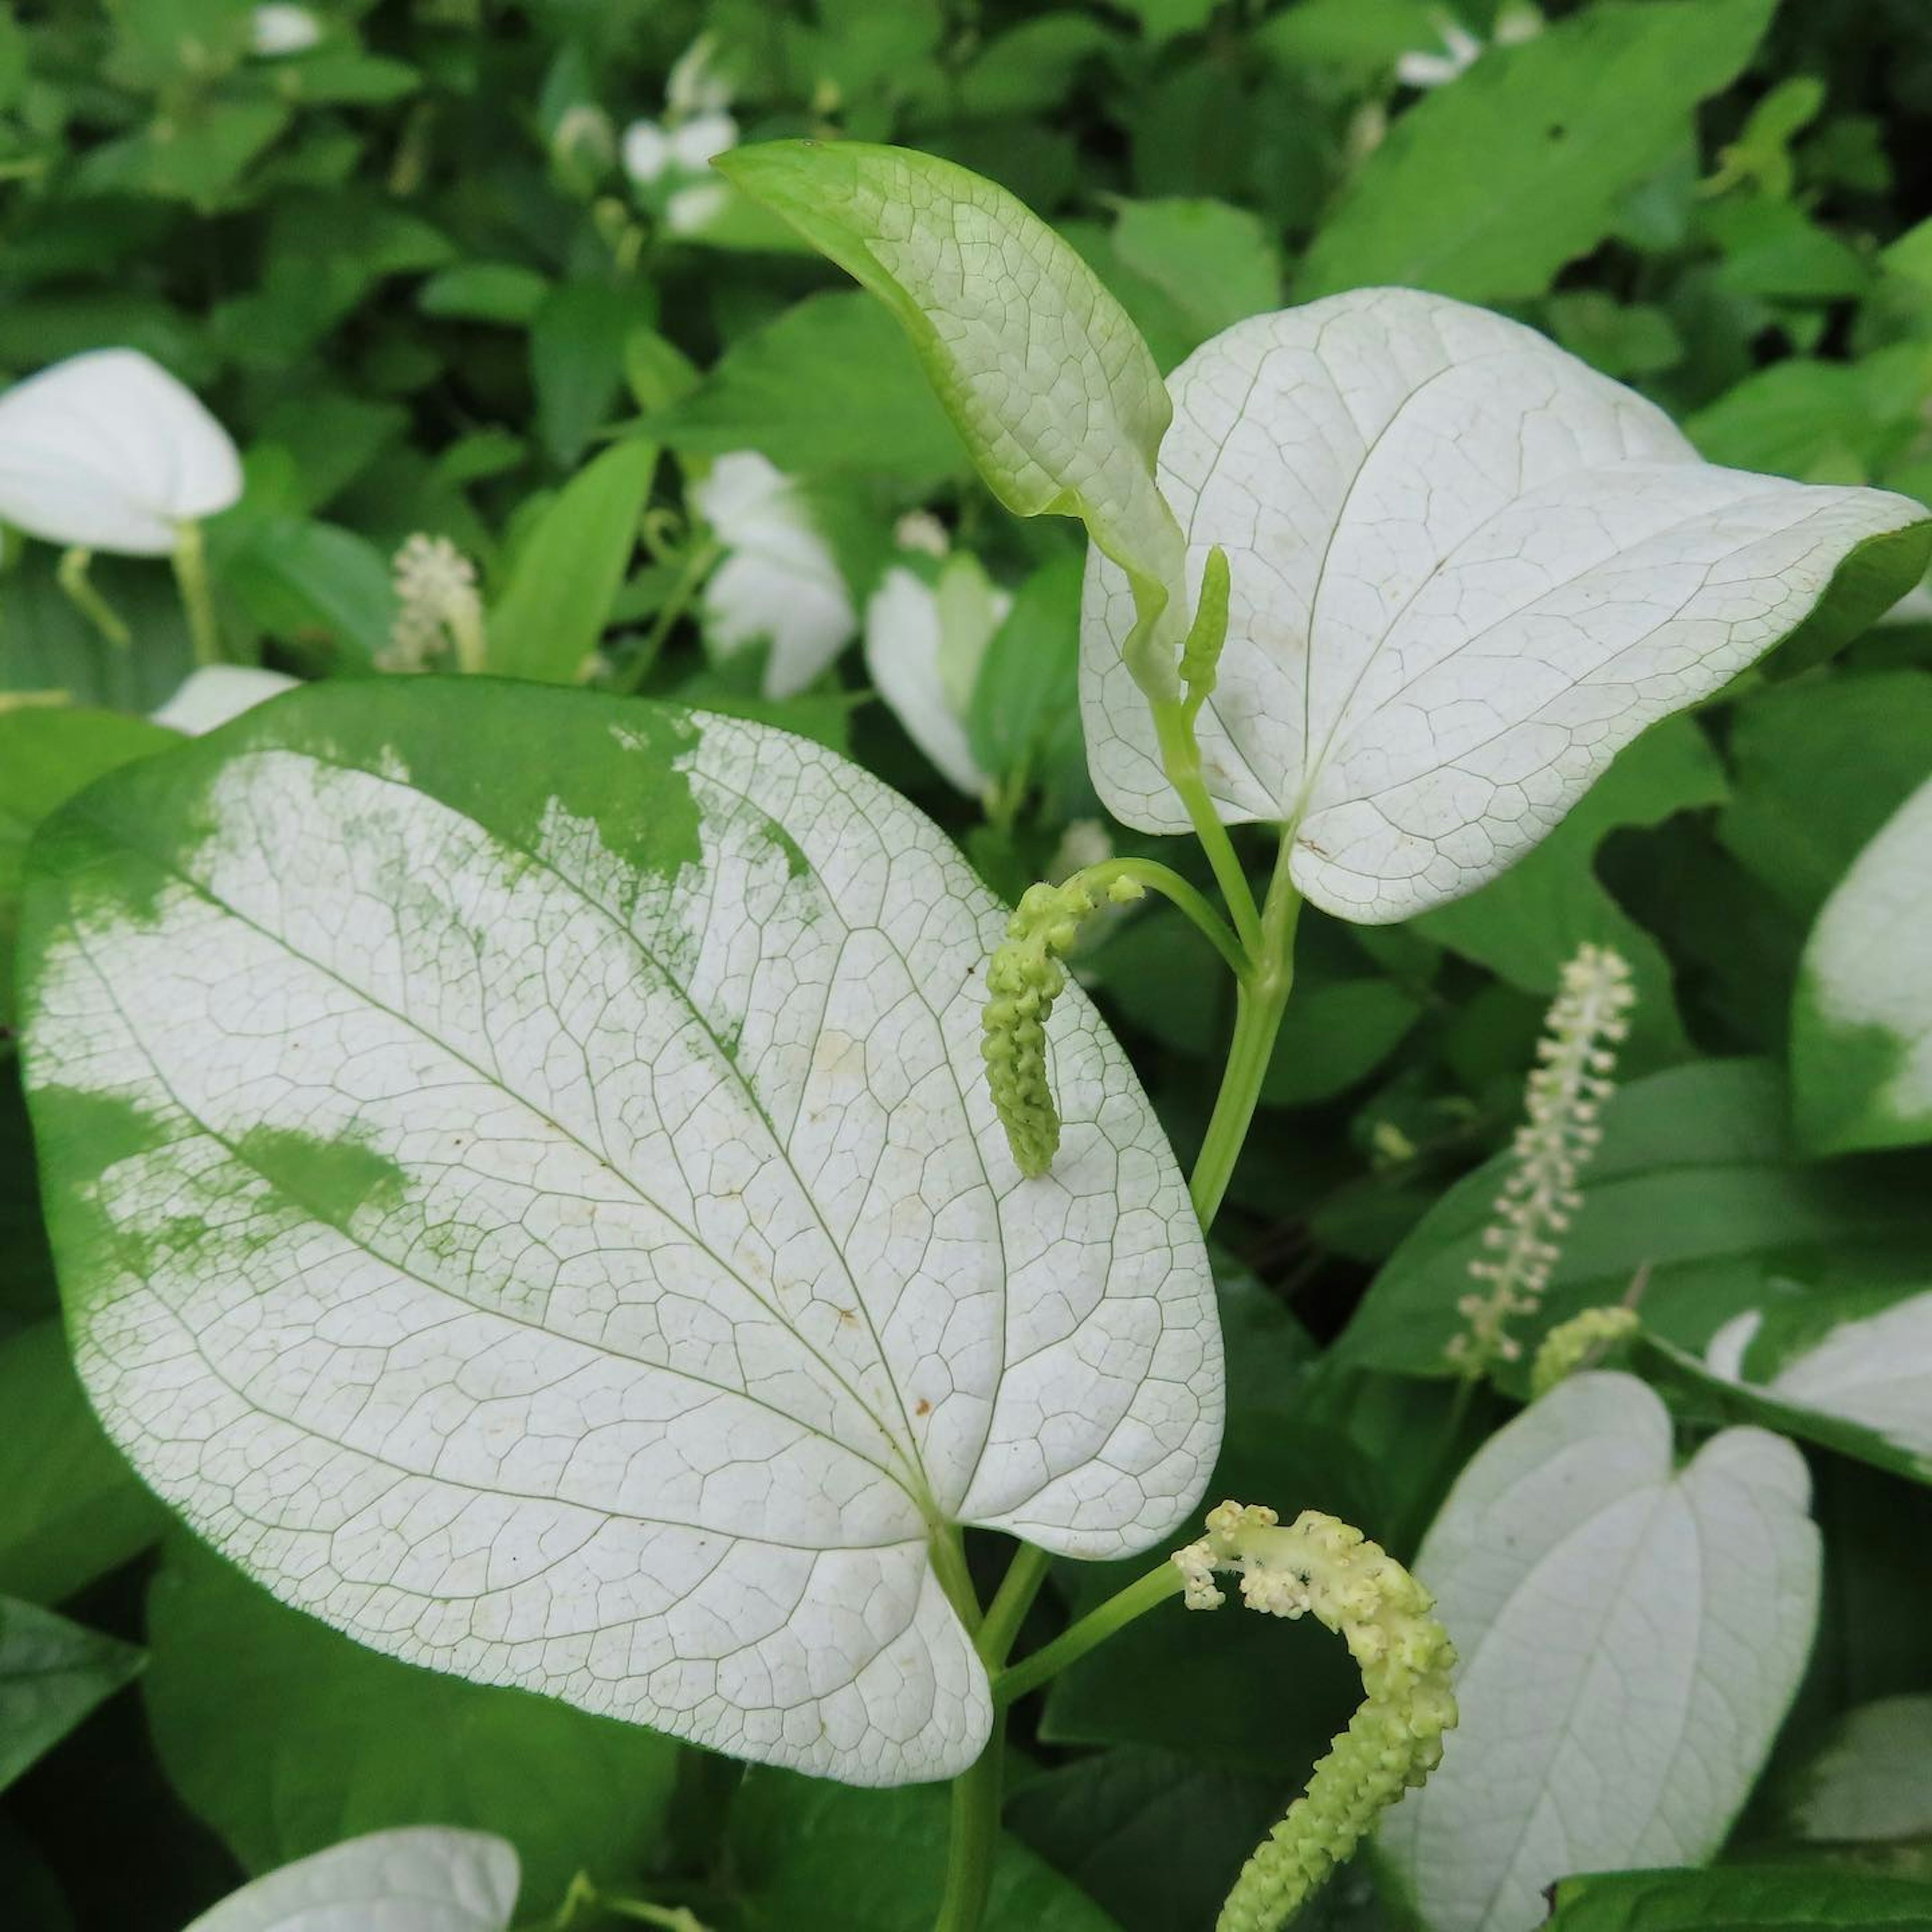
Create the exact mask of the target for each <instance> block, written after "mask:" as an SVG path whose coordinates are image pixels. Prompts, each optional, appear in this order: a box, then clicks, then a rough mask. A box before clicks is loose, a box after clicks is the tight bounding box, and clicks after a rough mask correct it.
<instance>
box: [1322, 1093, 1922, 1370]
mask: <svg viewBox="0 0 1932 1932" xmlns="http://www.w3.org/2000/svg"><path fill="white" fill-rule="evenodd" d="M1785 1115H1786V1099H1785V1095H1784V1089H1783V1086H1782V1084H1781V1082H1780V1080H1779V1079H1778V1075H1777V1073H1776V1071H1775V1070H1774V1069H1773V1068H1772V1067H1769V1066H1767V1065H1766V1064H1763V1063H1762V1062H1760V1061H1743V1060H1739V1061H1694V1062H1693V1063H1691V1064H1690V1065H1688V1066H1685V1067H1673V1068H1671V1069H1670V1070H1669V1071H1667V1072H1665V1073H1655V1074H1652V1075H1651V1076H1649V1078H1648V1079H1643V1080H1638V1081H1635V1082H1632V1083H1631V1085H1629V1086H1628V1087H1625V1088H1623V1089H1622V1091H1619V1093H1618V1094H1617V1095H1616V1098H1615V1099H1614V1100H1613V1101H1612V1102H1611V1103H1610V1105H1609V1106H1608V1107H1607V1109H1606V1110H1605V1113H1604V1140H1603V1145H1602V1146H1601V1148H1599V1149H1598V1152H1597V1154H1596V1156H1595V1158H1594V1159H1593V1160H1592V1162H1591V1163H1590V1164H1589V1166H1588V1167H1586V1169H1584V1170H1583V1175H1582V1178H1581V1179H1580V1182H1579V1187H1580V1190H1581V1192H1582V1193H1583V1206H1582V1208H1580V1210H1579V1211H1578V1212H1577V1217H1576V1219H1575V1220H1574V1223H1573V1224H1572V1226H1571V1228H1570V1229H1569V1231H1568V1232H1567V1233H1566V1234H1565V1235H1564V1237H1563V1245H1562V1255H1561V1256H1560V1258H1559V1259H1558V1261H1557V1262H1556V1266H1555V1268H1554V1270H1553V1275H1552V1279H1551V1284H1550V1292H1549V1295H1548V1296H1547V1298H1546V1300H1545V1301H1544V1307H1543V1309H1542V1311H1541V1313H1540V1314H1539V1315H1538V1316H1536V1317H1535V1318H1534V1319H1531V1320H1528V1321H1526V1322H1523V1323H1522V1324H1520V1325H1519V1328H1518V1329H1517V1331H1516V1332H1517V1334H1518V1337H1519V1339H1520V1340H1522V1341H1523V1343H1524V1344H1525V1346H1526V1349H1529V1348H1530V1347H1532V1346H1533V1345H1534V1343H1535V1338H1536V1337H1537V1336H1538V1334H1541V1333H1542V1332H1543V1331H1544V1330H1545V1329H1546V1328H1548V1327H1550V1326H1551V1325H1554V1324H1555V1323H1556V1322H1560V1321H1562V1320H1563V1319H1565V1318H1566V1317H1568V1316H1571V1315H1574V1314H1575V1313H1577V1311H1578V1310H1580V1309H1583V1308H1587V1307H1593V1306H1595V1305H1598V1304H1602V1303H1605V1302H1612V1301H1620V1300H1621V1299H1622V1297H1623V1295H1625V1292H1626V1291H1627V1290H1628V1289H1629V1287H1630V1286H1631V1283H1632V1281H1633V1280H1635V1279H1636V1277H1637V1275H1638V1274H1639V1273H1640V1271H1645V1273H1646V1286H1645V1289H1644V1295H1643V1312H1644V1318H1645V1320H1646V1323H1647V1324H1649V1325H1651V1326H1652V1327H1653V1328H1655V1329H1656V1330H1657V1331H1658V1332H1659V1333H1660V1334H1664V1335H1666V1336H1667V1337H1670V1338H1672V1339H1673V1340H1677V1341H1679V1342H1681V1343H1683V1344H1684V1345H1685V1346H1702V1345H1703V1341H1704V1340H1705V1338H1706V1337H1707V1336H1708V1335H1709V1334H1710V1332H1711V1331H1712V1329H1713V1328H1715V1327H1716V1326H1717V1325H1718V1322H1720V1321H1722V1320H1723V1319H1725V1318H1726V1317H1727V1316H1731V1315H1734V1314H1736V1313H1737V1312H1738V1310H1739V1309H1740V1308H1745V1307H1755V1306H1757V1305H1759V1304H1760V1302H1761V1301H1762V1300H1763V1295H1764V1293H1765V1291H1766V1282H1767V1280H1768V1279H1769V1277H1770V1276H1771V1275H1772V1274H1773V1273H1775V1272H1777V1271H1785V1272H1787V1273H1789V1272H1791V1271H1802V1270H1805V1269H1806V1268H1816V1267H1818V1266H1820V1265H1821V1264H1823V1263H1825V1262H1828V1261H1829V1262H1831V1263H1832V1264H1833V1265H1837V1266H1840V1267H1842V1268H1844V1269H1846V1270H1852V1269H1855V1268H1858V1266H1859V1265H1860V1263H1861V1257H1863V1258H1867V1259H1878V1260H1879V1261H1889V1262H1894V1263H1895V1262H1898V1261H1899V1260H1900V1258H1901V1257H1918V1258H1921V1259H1922V1256H1923V1253H1924V1244H1925V1243H1926V1242H1927V1240H1928V1239H1932V1203H1928V1202H1927V1201H1926V1200H1925V1199H1924V1190H1916V1191H1915V1190H1912V1189H1910V1188H1909V1187H1905V1188H1897V1187H1893V1186H1891V1185H1890V1184H1888V1181H1887V1179H1886V1178H1885V1177H1883V1176H1882V1175H1873V1174H1871V1173H1870V1172H1862V1171H1852V1170H1847V1171H1844V1172H1835V1173H1832V1172H1820V1171H1819V1170H1817V1169H1812V1168H1808V1167H1806V1166H1803V1165H1802V1163H1801V1162H1800V1160H1799V1156H1798V1154H1796V1151H1795V1150H1794V1149H1793V1147H1792V1146H1791V1145H1790V1142H1789V1139H1788V1138H1787V1135H1786V1133H1785V1130H1784V1118H1785ZM1510 1167H1511V1162H1510V1159H1509V1157H1508V1156H1507V1155H1504V1156H1500V1157H1498V1158H1497V1159H1496V1160H1493V1161H1490V1163H1487V1165H1486V1166H1483V1167H1481V1168H1478V1169H1477V1170H1476V1172H1475V1173H1473V1174H1471V1175H1466V1176H1465V1177H1464V1178H1463V1179H1462V1180H1461V1181H1458V1182H1457V1184H1455V1186H1454V1187H1451V1189H1450V1190H1449V1191H1448V1193H1446V1194H1445V1195H1444V1196H1442V1199H1440V1200H1439V1202H1437V1203H1436V1205H1435V1206H1434V1207H1433V1208H1431V1209H1430V1211H1429V1213H1428V1214H1427V1215H1426V1216H1424V1218H1423V1220H1422V1221H1421V1223H1420V1224H1419V1225H1418V1227H1417V1228H1416V1229H1415V1232H1413V1233H1412V1234H1411V1235H1409V1238H1407V1239H1406V1241H1404V1242H1403V1244H1402V1246H1401V1247H1400V1248H1398V1249H1397V1250H1396V1252H1395V1253H1394V1256H1391V1259H1390V1260H1389V1262H1388V1265H1387V1266H1385V1268H1383V1269H1382V1272H1381V1273H1380V1274H1379V1275H1377V1276H1376V1279H1375V1281H1374V1283H1373V1285H1372V1286H1371V1287H1370V1290H1369V1292H1368V1294H1367V1296H1366V1297H1365V1298H1364V1300H1363V1301H1362V1304H1361V1307H1359V1308H1358V1310H1356V1312H1355V1319H1353V1320H1352V1322H1350V1323H1349V1327H1348V1328H1347V1329H1346V1331H1344V1332H1343V1335H1342V1337H1341V1339H1340V1341H1339V1342H1338V1343H1337V1345H1336V1346H1337V1351H1338V1353H1339V1355H1340V1357H1341V1358H1342V1359H1343V1360H1346V1361H1353V1362H1358V1363H1361V1364H1365V1365H1367V1366H1370V1367H1376V1368H1383V1369H1388V1370H1394V1371H1397V1372H1398V1373H1405V1374H1409V1375H1432V1374H1439V1373H1444V1372H1445V1364H1444V1358H1443V1351H1444V1350H1445V1349H1446V1348H1447V1347H1448V1343H1449V1340H1450V1338H1451V1337H1452V1336H1454V1335H1455V1334H1457V1333H1459V1332H1460V1330H1461V1328H1462V1327H1463V1318H1462V1316H1460V1314H1459V1313H1457V1307H1456V1304H1457V1301H1458V1300H1459V1299H1460V1297H1461V1296H1462V1295H1463V1294H1465V1293H1466V1292H1467V1289H1468V1285H1469V1264H1470V1262H1472V1261H1473V1260H1475V1259H1477V1257H1478V1256H1479V1255H1480V1254H1481V1253H1482V1252H1483V1245H1484V1244H1483V1232H1484V1229H1486V1228H1487V1226H1489V1225H1490V1223H1491V1221H1493V1220H1494V1218H1495V1202H1496V1196H1497V1193H1498V1192H1499V1190H1500V1189H1501V1187H1502V1183H1503V1181H1504V1179H1505V1176H1506V1175H1508V1172H1509V1171H1510Z"/></svg>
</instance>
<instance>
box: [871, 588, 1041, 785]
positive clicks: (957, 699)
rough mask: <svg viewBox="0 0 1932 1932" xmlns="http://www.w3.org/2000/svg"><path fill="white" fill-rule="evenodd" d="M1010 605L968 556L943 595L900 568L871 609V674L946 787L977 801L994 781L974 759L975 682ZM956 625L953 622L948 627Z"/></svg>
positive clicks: (941, 590) (876, 593) (875, 596)
mask: <svg viewBox="0 0 1932 1932" xmlns="http://www.w3.org/2000/svg"><path fill="white" fill-rule="evenodd" d="M1012 602H1013V600H1012V598H1010V597H1009V596H1007V594H1006V593H1005V592H1003V591H998V590H995V589H994V587H993V586H992V584H991V583H989V582H988V581H987V580H986V573H985V571H983V570H982V569H981V568H980V565H979V564H978V562H977V561H976V560H975V559H974V558H973V557H971V556H969V555H968V554H966V553H965V552H963V551H962V553H959V555H957V556H954V557H952V558H950V559H948V560H947V562H946V563H945V565H944V566H943V567H942V568H941V572H940V583H939V587H938V589H936V590H935V588H934V587H933V586H932V585H931V584H929V583H927V582H926V580H925V578H924V577H921V576H919V574H917V572H916V571H912V570H910V569H908V568H906V566H905V565H903V564H896V565H893V566H892V568H890V569H889V570H888V571H886V574H885V575H884V577H882V578H881V579H880V583H879V587H878V589H877V590H875V591H874V592H873V593H872V595H871V599H870V601H868V603H867V604H866V606H865V668H866V669H867V670H868V671H869V672H870V673H871V677H872V682H873V683H874V684H875V685H877V687H878V691H879V695H880V697H883V699H884V700H886V703H887V704H888V705H889V706H890V707H891V709H892V715H893V716H894V717H895V718H897V719H898V721H899V722H900V723H901V724H902V725H904V727H905V730H906V735H907V736H908V737H910V739H912V741H913V743H914V744H915V745H917V746H918V747H919V749H920V750H921V751H923V752H924V753H925V754H926V756H927V757H929V758H930V759H931V760H932V762H933V763H935V765H937V766H938V767H939V769H940V771H941V772H942V773H943V774H944V776H945V778H946V780H947V783H948V784H951V785H952V786H953V787H954V788H955V790H959V791H962V792H964V793H965V794H966V796H968V798H977V797H978V796H980V794H981V793H983V791H985V790H986V787H987V785H988V784H989V782H990V780H989V777H988V775H987V774H986V772H983V771H982V770H981V769H980V763H979V760H977V759H976V758H975V757H974V755H973V747H972V743H971V739H969V738H968V735H967V730H966V722H965V720H966V712H967V706H968V703H970V702H971V697H972V692H973V681H974V676H976V675H977V672H978V670H979V667H980V661H981V659H982V658H984V657H985V655H986V646H987V645H988V644H989V643H991V642H992V637H993V633H994V632H995V631H997V630H998V628H999V627H1000V624H1001V620H1002V619H1004V616H1005V615H1006V613H1007V610H1008V609H1010V607H1011V605H1012ZM949 620H950V621H949Z"/></svg>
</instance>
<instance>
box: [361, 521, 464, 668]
mask: <svg viewBox="0 0 1932 1932" xmlns="http://www.w3.org/2000/svg"><path fill="white" fill-rule="evenodd" d="M395 583H396V599H397V601H398V604H400V605H401V609H400V610H398V612H397V613H396V619H395V622H394V623H393V624H392V625H391V626H390V629H389V648H388V649H386V650H384V651H381V652H378V653H377V658H376V667H377V669H378V670H390V671H402V672H413V671H422V670H428V668H429V664H430V661H431V658H438V657H440V656H441V655H443V652H445V651H446V650H448V649H449V647H450V645H451V644H452V643H455V646H456V655H457V662H458V665H459V666H460V667H461V668H462V669H463V670H466V671H478V670H481V669H482V668H483V663H482V659H483V603H482V599H481V598H480V597H479V596H478V595H477V592H476V566H475V565H474V564H473V563H472V562H470V561H469V559H468V558H467V557H466V556H464V555H463V553H462V552H461V551H460V550H458V548H457V547H456V546H455V544H453V543H452V542H451V541H450V540H449V538H447V537H432V536H425V535H422V533H421V532H419V533H418V534H417V535H415V536H413V537H411V538H409V540H408V541H407V542H406V543H404V545H403V547H402V548H401V549H400V550H398V551H397V553H396V559H395Z"/></svg>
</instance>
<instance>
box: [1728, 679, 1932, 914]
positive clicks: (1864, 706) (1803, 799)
mask: <svg viewBox="0 0 1932 1932" xmlns="http://www.w3.org/2000/svg"><path fill="white" fill-rule="evenodd" d="M1727 751H1728V752H1729V754H1730V765H1731V773H1732V778H1731V787H1730V799H1729V801H1728V802H1727V804H1726V805H1725V807H1724V810H1723V811H1721V813H1720V814H1718V826H1717V831H1718V838H1719V840H1720V841H1721V842H1722V844H1724V847H1725V848H1726V849H1727V850H1728V851H1729V852H1730V853H1731V854H1732V856H1733V857H1735V858H1736V859H1738V860H1739V862H1741V863H1742V864H1743V865H1745V867H1746V868H1748V870H1749V871H1751V874H1752V875H1753V876H1754V877H1756V878H1757V879H1759V880H1761V881H1762V882H1763V883H1764V884H1765V885H1766V886H1768V887H1769V889H1771V891H1772V892H1774V893H1775V894H1776V895H1777V896H1778V898H1780V899H1781V900H1782V901H1784V904H1786V905H1787V906H1789V907H1790V909H1791V910H1792V911H1793V912H1794V913H1796V914H1797V915H1798V916H1799V917H1800V918H1802V919H1804V920H1805V921H1806V922H1807V923H1809V922H1810V921H1811V920H1812V919H1815V918H1816V917H1817V913H1818V910H1819V908H1820V907H1821V906H1823V904H1824V903H1825V901H1826V898H1829V896H1830V895H1831V892H1832V889H1833V888H1834V887H1835V886H1836V885H1837V884H1838V881H1839V880H1841V879H1842V878H1843V877H1844V876H1845V874H1846V872H1847V871H1849V869H1850V867H1851V864H1852V860H1853V859H1855V858H1857V856H1858V853H1860V852H1861V850H1863V849H1864V847H1865V846H1866V845H1867V844H1868V843H1869V842H1870V841H1871V840H1872V839H1873V838H1874V837H1876V835H1877V833H1878V831H1879V827H1880V826H1882V825H1883V824H1884V823H1885V820H1887V819H1888V818H1889V817H1891V815H1892V814H1893V813H1894V812H1895V811H1897V809H1898V808H1899V807H1900V805H1903V803H1904V802H1905V801H1906V799H1908V798H1909V796H1911V795H1912V793H1913V792H1914V791H1915V790H1917V789H1918V787H1919V786H1920V785H1921V784H1923V783H1924V781H1925V780H1926V779H1927V778H1932V676H1927V674H1926V673H1924V671H1922V670H1889V671H1874V672H1857V673H1852V672H1841V673H1839V674H1838V676H1833V677H1830V678H1824V679H1820V678H1807V679H1804V680H1803V681H1802V682H1796V683H1792V684H1784V685H1772V686H1771V687H1769V688H1767V689H1765V690H1762V691H1754V692H1752V693H1751V695H1750V696H1749V697H1746V698H1745V699H1744V700H1742V702H1741V703H1739V705H1738V706H1737V707H1736V710H1735V712H1734V713H1733V720H1732V724H1731V729H1730V734H1729V737H1728V740H1727ZM1849 772H1856V773H1857V775H1858V778H1857V782H1856V783H1855V784H1847V783H1846V774H1847V773H1849Z"/></svg>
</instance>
